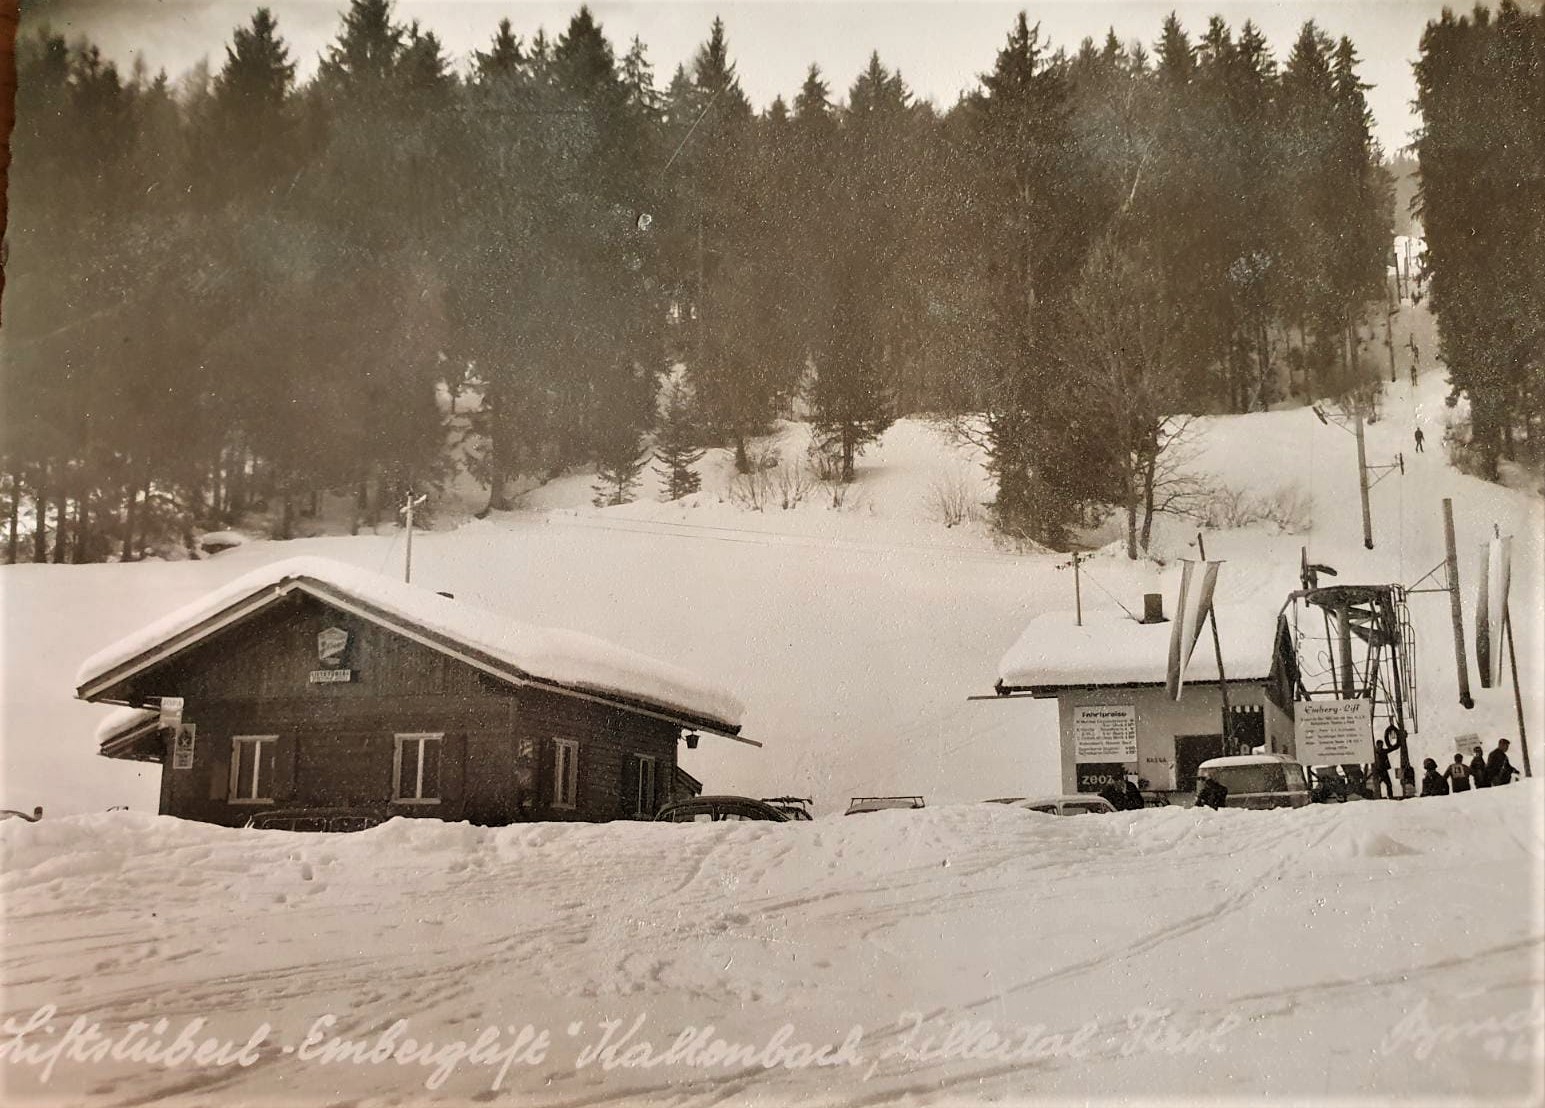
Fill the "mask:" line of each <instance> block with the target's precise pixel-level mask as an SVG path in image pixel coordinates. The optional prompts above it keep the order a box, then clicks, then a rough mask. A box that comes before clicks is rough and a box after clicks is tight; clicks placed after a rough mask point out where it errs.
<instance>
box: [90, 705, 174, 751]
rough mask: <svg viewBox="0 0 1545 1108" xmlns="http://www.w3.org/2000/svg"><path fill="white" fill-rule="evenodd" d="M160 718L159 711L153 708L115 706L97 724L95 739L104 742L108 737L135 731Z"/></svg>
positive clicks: (113, 737)
mask: <svg viewBox="0 0 1545 1108" xmlns="http://www.w3.org/2000/svg"><path fill="white" fill-rule="evenodd" d="M160 718H161V713H160V712H157V711H156V710H155V709H154V708H116V709H114V710H113V711H111V712H109V713H108V714H107V715H106V716H105V717H104V718H103V720H102V722H101V723H99V724H97V732H96V736H95V737H96V741H97V743H98V744H101V743H105V742H107V741H108V740H109V739H116V738H117V737H118V736H120V735H127V734H129V733H130V732H132V731H137V730H139V729H140V728H141V727H144V726H145V725H146V724H147V723H154V722H156V721H158V720H159V719H160Z"/></svg>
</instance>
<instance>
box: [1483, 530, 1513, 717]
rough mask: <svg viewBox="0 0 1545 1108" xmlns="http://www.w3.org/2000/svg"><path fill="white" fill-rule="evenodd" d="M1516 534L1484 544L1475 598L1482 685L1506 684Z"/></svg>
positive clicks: (1486, 687)
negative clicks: (1507, 628) (1505, 631)
mask: <svg viewBox="0 0 1545 1108" xmlns="http://www.w3.org/2000/svg"><path fill="white" fill-rule="evenodd" d="M1512 563H1513V537H1512V536H1511V535H1507V536H1505V537H1503V538H1499V539H1492V540H1491V542H1489V543H1487V544H1486V545H1485V546H1483V547H1481V573H1480V588H1479V590H1478V593H1477V596H1476V598H1475V665H1476V668H1477V669H1479V670H1480V671H1481V688H1483V689H1492V688H1498V687H1500V686H1501V684H1502V650H1503V647H1505V646H1506V645H1507V639H1506V638H1505V637H1504V635H1503V633H1502V624H1503V621H1504V620H1505V619H1507V587H1508V577H1509V576H1510V575H1511V573H1512Z"/></svg>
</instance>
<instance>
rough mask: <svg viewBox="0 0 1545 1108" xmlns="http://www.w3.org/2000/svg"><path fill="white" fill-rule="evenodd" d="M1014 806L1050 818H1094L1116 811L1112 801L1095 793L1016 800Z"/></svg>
mask: <svg viewBox="0 0 1545 1108" xmlns="http://www.w3.org/2000/svg"><path fill="white" fill-rule="evenodd" d="M1013 806H1014V807H1015V808H1024V809H1026V810H1027V811H1031V812H1044V813H1046V814H1047V815H1049V816H1092V815H1100V814H1103V813H1105V812H1114V811H1115V810H1116V809H1115V807H1114V806H1112V804H1111V802H1110V801H1108V800H1106V799H1105V798H1104V797H1103V796H1095V795H1094V794H1093V793H1068V794H1066V795H1063V796H1042V797H1032V798H1030V799H1028V800H1016V801H1014V802H1013Z"/></svg>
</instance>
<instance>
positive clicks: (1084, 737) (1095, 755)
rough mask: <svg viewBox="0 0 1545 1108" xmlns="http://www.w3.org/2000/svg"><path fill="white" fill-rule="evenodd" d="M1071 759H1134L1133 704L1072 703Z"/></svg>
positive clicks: (1135, 721) (1134, 717) (1135, 745)
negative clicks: (1073, 705)
mask: <svg viewBox="0 0 1545 1108" xmlns="http://www.w3.org/2000/svg"><path fill="white" fill-rule="evenodd" d="M1073 761H1075V762H1135V761H1137V706H1136V705H1134V704H1080V705H1077V706H1076V707H1074V709H1073Z"/></svg>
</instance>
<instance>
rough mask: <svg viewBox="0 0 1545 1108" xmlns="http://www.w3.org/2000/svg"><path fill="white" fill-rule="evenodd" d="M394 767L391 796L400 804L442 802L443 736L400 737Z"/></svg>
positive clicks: (422, 733)
mask: <svg viewBox="0 0 1545 1108" xmlns="http://www.w3.org/2000/svg"><path fill="white" fill-rule="evenodd" d="M396 738H397V757H396V759H395V760H394V762H393V765H392V796H393V798H394V799H395V800H396V802H397V803H398V804H438V803H440V764H441V760H442V758H441V755H442V753H443V751H444V749H445V747H444V740H445V736H444V735H442V734H431V733H425V732H420V733H414V734H409V735H398V736H397V737H396Z"/></svg>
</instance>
